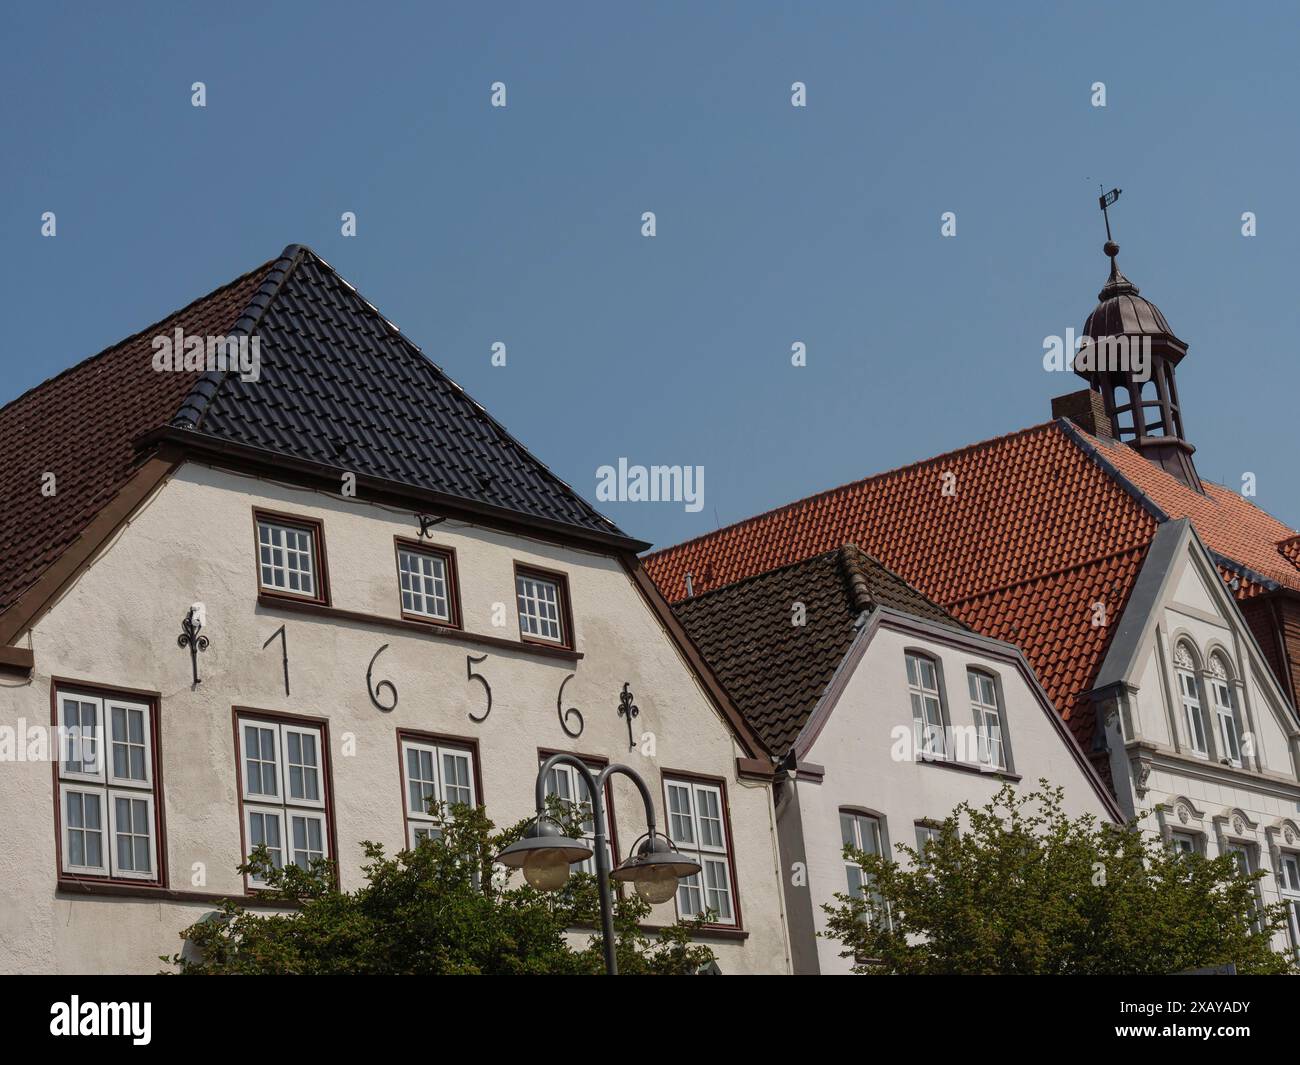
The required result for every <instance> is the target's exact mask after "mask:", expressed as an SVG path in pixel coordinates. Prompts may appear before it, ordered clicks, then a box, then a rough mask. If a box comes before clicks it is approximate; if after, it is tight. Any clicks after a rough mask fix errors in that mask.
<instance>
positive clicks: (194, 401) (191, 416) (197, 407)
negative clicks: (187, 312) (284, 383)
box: [171, 244, 315, 429]
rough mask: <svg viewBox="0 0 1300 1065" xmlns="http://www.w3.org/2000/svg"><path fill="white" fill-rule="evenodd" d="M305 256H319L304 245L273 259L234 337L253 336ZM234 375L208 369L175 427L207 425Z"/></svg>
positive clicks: (233, 328)
mask: <svg viewBox="0 0 1300 1065" xmlns="http://www.w3.org/2000/svg"><path fill="white" fill-rule="evenodd" d="M304 254H306V255H313V254H315V253H314V252H312V250H311V249H310V248H308V247H307V246H306V245H304V244H290V245H288V246H287V247H286V248H285V249H284V251H282V252H281V253H280V256H279V258H278V259H274V260H271V268H270V270H268V271H267V274H266V277H265V278H263V279H262V283H261V284H260V285H258V287H257V291H256V292H254V293H253V295H252V296H251V297H249V300H248V304H247V306H245V307H244V309H243V310H242V311H241V312H240V313H239V315H238V317H236V318H235V321H234V324H233V325H232V326H231V327H230V335H234V336H248V337H251V336H252V335H253V331H254V330H255V329H256V328H257V325H258V323H259V322H261V320H262V318H263V317H264V316H265V315H266V311H267V308H269V307H270V306H271V302H272V301H273V300H274V299H275V297H276V296H277V295H278V294H279V292H280V289H281V287H283V285H284V283H285V281H287V280H288V278H289V275H290V274H292V273H293V270H294V267H296V266H297V265H298V263H300V262H301V261H302V258H303V256H304ZM231 372H232V371H231V370H229V369H226V370H207V371H205V372H204V373H202V374H200V375H199V378H198V380H197V381H195V382H194V385H193V387H192V388H191V389H190V391H189V394H188V395H187V396H186V397H185V399H184V401H183V402H182V403H181V405H180V407H179V408H177V411H176V414H175V415H174V416H173V417H172V420H171V424H172V425H174V426H177V427H179V428H183V429H197V428H198V427H199V426H200V425H201V424H202V423H203V416H204V415H205V414H207V412H208V408H209V407H210V406H211V405H212V401H213V400H214V399H215V398H216V396H217V393H218V392H220V391H221V386H222V385H223V384H225V383H226V379H227V378H228V377H229V376H230V374H231Z"/></svg>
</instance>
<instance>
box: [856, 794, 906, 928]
mask: <svg viewBox="0 0 1300 1065" xmlns="http://www.w3.org/2000/svg"><path fill="white" fill-rule="evenodd" d="M920 828H921V826H920V825H917V830H918V831H917V842H918V843H920V842H921V839H920ZM840 842H841V843H843V844H844V845H845V846H851V847H853V848H855V849H856V850H860V851H862V853H863V854H880V855H883V854H884V853H885V849H884V846H885V845H884V830H883V827H882V825H881V823H880V818H878V817H874V816H872V815H871V814H864V813H860V812H858V811H857V810H841V811H840ZM844 875H845V878H846V879H847V881H848V886H849V896H850V897H852V898H855V899H870V904H871V911H872V916H873V917H879V918H881V919H887V915H886V913H885V906H884V900H883V899H882V898H881V897H880V896H879V895H878V894H877V893H876V892H875V890H874V889H873V887H872V884H871V881H870V878H869V877H868V876H867V874H866V872H865V871H864V870H863V868H862V866H860V865H858V864H856V863H855V862H851V861H849V860H848V859H845V861H844Z"/></svg>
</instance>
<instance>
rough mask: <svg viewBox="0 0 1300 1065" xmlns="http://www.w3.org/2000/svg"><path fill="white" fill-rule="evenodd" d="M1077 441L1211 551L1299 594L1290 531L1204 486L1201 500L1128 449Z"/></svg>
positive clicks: (1227, 493)
mask: <svg viewBox="0 0 1300 1065" xmlns="http://www.w3.org/2000/svg"><path fill="white" fill-rule="evenodd" d="M1080 435H1082V436H1083V437H1084V438H1085V439H1086V440H1087V441H1088V443H1090V444H1092V445H1093V446H1095V447H1097V448H1098V451H1099V453H1100V454H1101V456H1102V457H1103V458H1104V459H1106V461H1108V462H1110V463H1112V464H1113V465H1114V466H1115V468H1116V469H1118V470H1119V472H1120V473H1121V474H1122V475H1123V476H1124V477H1126V478H1128V480H1129V481H1131V482H1132V483H1133V484H1134V485H1136V486H1137V487H1138V488H1139V489H1141V490H1142V491H1143V492H1144V493H1145V494H1146V496H1147V497H1148V498H1149V499H1150V500H1151V501H1152V502H1154V503H1155V504H1156V505H1157V506H1158V507H1159V508H1160V509H1161V510H1163V511H1164V512H1165V513H1166V514H1167V515H1169V517H1170V518H1174V519H1177V518H1191V519H1192V524H1193V525H1194V526H1196V531H1197V533H1199V534H1200V537H1201V539H1202V540H1204V541H1205V546H1206V547H1208V548H1209V549H1210V550H1211V551H1213V552H1215V553H1216V554H1218V555H1221V556H1223V557H1224V558H1225V559H1230V560H1231V561H1233V562H1235V563H1236V564H1237V565H1238V566H1244V567H1245V568H1246V569H1248V570H1250V571H1252V572H1253V573H1254V574H1256V575H1257V576H1259V577H1263V578H1265V579H1266V580H1269V581H1272V582H1274V583H1276V584H1280V585H1282V586H1284V587H1286V588H1291V589H1294V590H1297V591H1300V565H1298V564H1297V562H1298V560H1300V553H1297V551H1296V549H1295V546H1294V545H1295V541H1296V532H1295V530H1294V529H1291V528H1289V527H1287V526H1286V525H1283V524H1282V522H1280V521H1278V520H1277V519H1276V518H1275V517H1273V516H1272V515H1271V514H1269V513H1268V512H1267V511H1264V510H1261V509H1260V508H1259V507H1257V506H1255V504H1254V503H1252V502H1251V501H1250V500H1249V499H1247V498H1245V497H1244V496H1242V495H1241V493H1240V492H1234V491H1232V490H1231V489H1228V488H1225V487H1223V486H1222V485H1218V484H1213V483H1211V482H1209V481H1203V482H1202V483H1203V484H1204V487H1205V493H1206V494H1205V495H1201V494H1200V493H1199V492H1195V491H1193V490H1192V489H1190V488H1188V487H1187V486H1186V485H1185V484H1183V482H1182V481H1180V480H1178V479H1177V478H1176V477H1172V476H1170V475H1169V474H1168V473H1166V472H1165V471H1164V470H1163V469H1161V468H1160V467H1159V466H1157V465H1155V464H1154V463H1152V462H1148V461H1147V460H1146V459H1144V458H1143V457H1142V456H1141V455H1140V454H1138V453H1137V452H1136V451H1134V450H1133V449H1132V448H1131V447H1129V446H1128V445H1127V444H1120V443H1117V442H1116V441H1114V440H1099V439H1098V438H1096V437H1092V436H1088V434H1086V433H1081V434H1080ZM1288 545H1290V546H1288ZM1243 584H1245V582H1243ZM1250 584H1251V590H1250V591H1249V592H1248V593H1247V594H1258V592H1259V591H1262V590H1265V589H1266V587H1267V586H1266V585H1263V584H1261V583H1260V582H1258V581H1252V582H1250Z"/></svg>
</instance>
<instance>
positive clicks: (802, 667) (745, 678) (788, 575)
mask: <svg viewBox="0 0 1300 1065" xmlns="http://www.w3.org/2000/svg"><path fill="white" fill-rule="evenodd" d="M796 603H802V604H803V608H804V609H803V621H804V623H803V624H802V625H796V624H794V619H795V613H794V612H795V604H796ZM877 605H880V606H888V607H893V608H894V609H896V610H900V611H904V612H906V613H909V614H912V615H914V616H916V617H920V618H926V619H928V620H932V621H939V622H942V623H943V624H946V625H953V626H956V627H958V628H965V626H964V625H962V624H961V623H960V622H959V621H957V620H956V619H955V618H953V617H952V616H951V615H950V614H948V613H947V612H946V611H944V610H942V609H941V608H939V607H938V606H936V605H935V604H934V603H932V602H930V601H929V600H928V599H926V598H925V596H923V595H921V593H920V592H918V591H917V590H916V589H915V588H913V587H912V586H911V585H909V584H908V583H907V582H906V581H904V580H903V579H902V578H901V577H899V576H898V575H897V574H894V573H891V572H890V571H889V570H888V569H886V568H885V567H884V566H882V565H881V564H880V563H879V562H877V561H876V560H875V559H873V558H871V557H869V556H868V555H866V554H864V553H863V552H862V551H860V550H859V549H858V548H857V547H854V546H853V545H851V544H850V545H846V546H844V547H840V548H837V549H835V550H833V551H826V552H824V553H822V554H820V555H815V556H813V557H812V558H808V559H804V560H803V561H800V562H796V563H793V564H792V565H787V566H782V567H780V568H778V569H775V570H771V571H769V572H766V573H761V574H757V575H755V576H750V577H747V578H745V579H743V580H740V581H738V582H736V583H735V584H730V585H727V586H725V587H721V588H715V589H713V590H712V591H709V592H706V593H704V594H701V595H697V596H695V597H693V598H690V599H686V600H684V601H682V602H680V603H678V604H677V605H676V607H675V608H674V609H675V610H676V612H677V615H678V617H679V618H681V621H682V624H683V625H684V626H685V628H686V631H687V633H688V634H689V635H690V637H691V639H692V640H693V641H694V643H695V645H696V646H697V647H698V648H699V649H700V652H701V653H702V654H703V655H704V657H705V659H706V660H707V661H708V662H709V665H710V666H712V667H713V671H714V673H715V674H716V675H717V677H718V679H719V680H720V681H721V682H722V685H723V687H724V688H726V690H727V694H728V695H730V696H731V699H732V702H734V703H735V704H736V705H737V706H739V707H740V710H741V712H742V713H743V714H744V715H745V717H746V719H747V720H748V721H749V723H750V724H751V725H752V726H753V727H754V729H755V730H756V731H757V732H758V734H759V736H760V737H761V738H762V740H763V742H764V743H765V744H766V745H767V747H768V749H769V750H771V751H772V752H773V753H774V754H776V755H777V756H778V757H779V756H781V755H784V754H785V753H786V751H788V750H789V749H790V746H791V745H792V744H793V743H794V740H795V738H796V737H797V736H798V735H799V731H800V730H801V729H802V728H803V726H804V723H805V722H806V721H807V720H808V715H809V714H811V713H812V710H813V707H814V706H816V704H817V700H818V699H819V698H820V697H821V694H822V692H824V691H825V689H826V685H827V684H828V683H829V682H830V679H831V677H832V675H833V674H834V673H835V670H836V668H837V667H838V666H839V664H840V662H841V661H842V660H843V658H844V655H845V652H847V651H848V649H849V645H850V644H851V643H852V642H853V637H854V636H855V635H856V633H857V627H856V624H855V622H856V620H857V619H858V617H859V616H860V615H861V614H862V613H863V612H864V611H868V610H871V609H873V608H874V607H876V606H877Z"/></svg>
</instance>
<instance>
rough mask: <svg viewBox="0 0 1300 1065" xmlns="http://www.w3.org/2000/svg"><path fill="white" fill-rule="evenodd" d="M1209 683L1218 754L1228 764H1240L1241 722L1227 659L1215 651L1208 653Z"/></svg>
mask: <svg viewBox="0 0 1300 1065" xmlns="http://www.w3.org/2000/svg"><path fill="white" fill-rule="evenodd" d="M1209 685H1210V701H1211V702H1212V703H1213V704H1214V718H1215V724H1216V728H1217V731H1216V732H1215V737H1216V739H1217V740H1218V743H1219V753H1220V756H1221V757H1222V759H1223V760H1224V761H1225V762H1227V763H1229V764H1230V765H1235V766H1240V765H1241V722H1240V720H1239V719H1238V717H1237V707H1236V700H1235V699H1234V698H1233V694H1232V675H1231V674H1230V673H1229V672H1228V663H1227V660H1226V659H1225V658H1224V657H1223V655H1221V654H1219V653H1217V652H1216V653H1214V654H1212V655H1210V678H1209Z"/></svg>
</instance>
